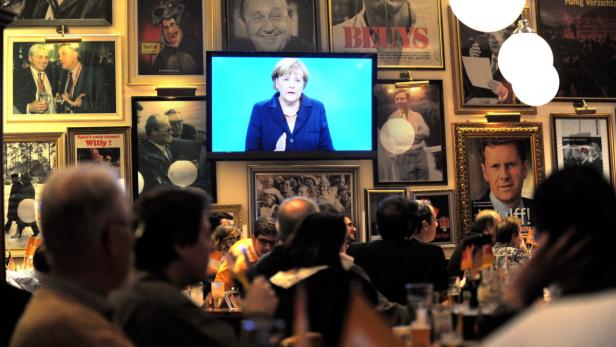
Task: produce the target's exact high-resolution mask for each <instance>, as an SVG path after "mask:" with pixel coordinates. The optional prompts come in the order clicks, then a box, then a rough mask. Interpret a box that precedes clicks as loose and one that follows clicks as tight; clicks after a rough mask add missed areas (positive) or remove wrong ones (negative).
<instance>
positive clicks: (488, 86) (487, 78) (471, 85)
mask: <svg viewBox="0 0 616 347" xmlns="http://www.w3.org/2000/svg"><path fill="white" fill-rule="evenodd" d="M524 13H525V18H528V13H529V11H528V9H525V10H524ZM516 25H517V21H515V22H514V23H512V24H511V25H510V26H508V27H507V28H505V29H503V30H500V31H496V32H491V33H485V32H480V31H476V30H474V29H471V28H469V27H467V26H466V25H464V23H462V22H460V21H458V19H457V18H456V16H455V15H454V14H453V12H452V11H451V8H449V26H450V28H451V49H452V53H453V54H452V56H453V59H454V61H453V82H454V101H455V103H454V105H455V111H456V113H458V114H476V113H487V112H507V111H510V112H519V113H523V114H535V113H536V112H537V111H536V108H535V107H532V106H528V105H526V104H524V103H522V102H521V101H520V100H519V99H518V98H517V97H516V96H515V94H514V93H513V88H512V86H511V83H509V81H507V80H506V79H505V78H504V77H503V75H502V74H501V72H500V69H499V66H498V52H499V51H500V47H501V46H502V44H503V43H504V42H505V40H506V39H507V38H508V37H509V36H511V35H512V34H513V31H514V30H515V28H516Z"/></svg>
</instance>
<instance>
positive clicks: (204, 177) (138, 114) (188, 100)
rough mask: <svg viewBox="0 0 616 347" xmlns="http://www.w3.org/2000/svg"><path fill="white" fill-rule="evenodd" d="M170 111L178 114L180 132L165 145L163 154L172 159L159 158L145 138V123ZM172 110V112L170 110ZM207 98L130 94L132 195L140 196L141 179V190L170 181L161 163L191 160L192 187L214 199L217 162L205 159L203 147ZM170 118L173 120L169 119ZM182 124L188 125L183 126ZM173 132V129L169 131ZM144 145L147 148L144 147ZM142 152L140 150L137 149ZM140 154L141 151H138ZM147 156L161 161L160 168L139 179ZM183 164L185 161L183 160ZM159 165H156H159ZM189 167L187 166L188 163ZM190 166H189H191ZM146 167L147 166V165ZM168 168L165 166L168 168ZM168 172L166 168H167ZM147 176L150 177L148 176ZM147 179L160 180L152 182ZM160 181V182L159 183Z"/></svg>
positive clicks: (152, 160) (155, 161) (154, 161)
mask: <svg viewBox="0 0 616 347" xmlns="http://www.w3.org/2000/svg"><path fill="white" fill-rule="evenodd" d="M169 110H174V111H175V113H176V114H177V113H179V114H180V118H182V119H183V125H184V126H183V131H182V134H180V135H179V136H180V137H174V136H171V137H172V139H171V143H170V144H169V145H168V146H169V147H167V149H168V152H167V155H166V156H170V157H171V158H166V159H164V158H160V156H161V155H162V153H161V152H160V150H159V152H155V151H154V149H155V148H156V147H155V146H154V144H153V143H150V144H147V142H146V141H148V142H150V141H149V140H148V139H147V138H146V133H145V124H146V123H147V120H148V118H149V117H151V116H153V115H160V116H162V117H169V115H171V113H169V114H168V115H165V113H166V112H167V111H169ZM172 113H173V112H172ZM206 117H207V116H206V100H205V97H204V96H184V97H159V96H134V97H132V127H131V132H132V133H131V139H132V146H131V150H132V182H133V197H135V198H137V197H138V196H139V193H141V192H140V191H139V186H140V182H139V181H140V180H141V181H142V182H143V190H147V189H150V188H152V187H154V186H156V185H160V184H163V185H164V184H167V185H173V184H172V183H170V182H171V181H173V180H172V179H171V178H169V176H168V175H165V174H164V173H161V171H165V168H164V166H166V165H167V163H168V164H169V165H168V166H170V165H172V164H174V163H176V162H178V161H185V162H191V163H192V164H194V165H195V167H196V169H197V176H196V179H195V181H194V182H193V183H192V184H190V186H191V187H196V188H200V189H203V190H205V191H206V192H207V193H209V194H210V195H211V197H212V199H213V201H214V202H215V201H216V163H215V162H213V161H210V160H208V158H207V157H206V154H207V150H206V146H205V142H206V140H205V136H206V133H205V129H206ZM172 121H173V119H172ZM185 125H190V127H186V126H185ZM170 133H172V131H170ZM144 146H146V147H144ZM140 151H141V152H140ZM140 153H141V154H140ZM146 155H149V157H147V158H148V159H147V160H149V163H150V165H151V164H152V163H154V164H158V163H160V162H162V164H161V165H162V169H161V170H160V171H159V172H158V173H156V172H148V173H146V175H145V176H144V175H143V174H141V176H142V178H141V179H140V178H139V173H140V172H142V171H143V170H144V169H143V168H142V169H141V171H140V162H142V163H141V166H142V167H143V166H145V165H144V163H143V162H147V160H146V159H145V158H146ZM182 164H186V163H182ZM160 167H161V166H159V168H160ZM189 167H190V166H189ZM191 168H192V167H191ZM148 169H150V168H149V167H148ZM167 170H168V168H167ZM167 172H168V171H167ZM148 175H150V176H148ZM150 182H159V183H158V184H157V183H151V184H150ZM161 182H162V183H161Z"/></svg>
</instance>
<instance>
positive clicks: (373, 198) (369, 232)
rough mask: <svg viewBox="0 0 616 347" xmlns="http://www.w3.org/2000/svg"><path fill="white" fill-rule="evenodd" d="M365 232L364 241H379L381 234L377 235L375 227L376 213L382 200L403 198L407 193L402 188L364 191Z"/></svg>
mask: <svg viewBox="0 0 616 347" xmlns="http://www.w3.org/2000/svg"><path fill="white" fill-rule="evenodd" d="M365 192H366V197H365V199H366V200H365V201H366V224H365V228H366V232H365V240H366V241H372V240H380V239H381V234H379V231H378V228H377V225H376V211H377V210H378V209H379V205H380V204H381V202H383V200H385V199H389V198H395V197H400V198H405V197H406V195H407V193H406V190H405V189H404V188H398V189H395V188H371V189H366V190H365Z"/></svg>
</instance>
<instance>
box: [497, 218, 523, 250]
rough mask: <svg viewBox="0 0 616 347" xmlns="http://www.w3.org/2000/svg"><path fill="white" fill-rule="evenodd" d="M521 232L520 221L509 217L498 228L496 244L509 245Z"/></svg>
mask: <svg viewBox="0 0 616 347" xmlns="http://www.w3.org/2000/svg"><path fill="white" fill-rule="evenodd" d="M519 232H520V220H519V219H518V218H516V217H513V216H511V217H507V218H505V219H503V220H502V221H500V223H498V225H497V226H496V242H499V243H505V244H508V243H510V242H511V238H512V237H513V236H515V235H518V233H519Z"/></svg>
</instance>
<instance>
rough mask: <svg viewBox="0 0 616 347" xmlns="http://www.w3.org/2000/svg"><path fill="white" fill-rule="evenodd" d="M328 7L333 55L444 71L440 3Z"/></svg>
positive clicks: (345, 2)
mask: <svg viewBox="0 0 616 347" xmlns="http://www.w3.org/2000/svg"><path fill="white" fill-rule="evenodd" d="M328 3H329V9H330V19H329V24H330V27H329V29H330V45H331V49H332V52H374V53H378V64H379V66H380V67H392V68H395V67H409V68H417V69H419V68H424V69H442V68H444V61H443V60H444V58H443V41H442V23H441V2H440V1H439V0H435V1H410V0H403V1H395V2H393V1H363V0H350V1H349V0H328Z"/></svg>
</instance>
